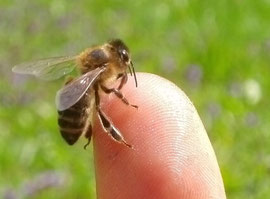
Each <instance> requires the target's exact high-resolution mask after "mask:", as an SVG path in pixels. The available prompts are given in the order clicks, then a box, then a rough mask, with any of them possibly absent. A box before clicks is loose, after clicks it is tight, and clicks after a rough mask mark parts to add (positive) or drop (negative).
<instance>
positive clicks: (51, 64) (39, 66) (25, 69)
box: [12, 56, 77, 80]
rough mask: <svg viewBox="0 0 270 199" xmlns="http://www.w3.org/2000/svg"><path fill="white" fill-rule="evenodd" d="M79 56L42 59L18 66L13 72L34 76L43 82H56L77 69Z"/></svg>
mask: <svg viewBox="0 0 270 199" xmlns="http://www.w3.org/2000/svg"><path fill="white" fill-rule="evenodd" d="M76 57H77V56H63V57H52V58H47V59H41V60H37V61H33V62H26V63H22V64H18V65H16V66H14V67H13V68H12V71H13V72H15V73H20V74H29V75H34V76H36V77H38V78H40V79H43V80H55V79H58V78H60V77H62V76H64V75H66V74H67V73H70V72H71V71H72V70H73V69H74V68H75V62H74V61H75V59H76Z"/></svg>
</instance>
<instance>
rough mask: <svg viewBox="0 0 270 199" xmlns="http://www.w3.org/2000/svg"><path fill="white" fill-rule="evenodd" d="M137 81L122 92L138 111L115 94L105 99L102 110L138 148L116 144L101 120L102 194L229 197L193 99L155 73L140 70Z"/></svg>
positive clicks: (97, 143)
mask: <svg viewBox="0 0 270 199" xmlns="http://www.w3.org/2000/svg"><path fill="white" fill-rule="evenodd" d="M137 79H138V83H139V86H138V88H136V87H135V85H134V82H133V80H132V79H131V78H130V79H129V81H128V82H127V85H125V87H124V88H123V93H124V95H125V96H126V98H127V99H128V100H129V101H130V103H132V104H136V105H138V107H139V108H138V109H135V108H133V107H129V106H126V105H125V104H123V103H122V102H121V100H119V99H118V98H116V97H115V96H114V95H112V94H111V95H109V96H103V97H102V98H103V99H102V109H103V110H104V112H105V113H106V114H107V115H108V116H109V117H110V118H111V121H112V122H113V124H114V125H115V126H116V127H117V128H118V129H119V130H120V132H121V133H122V134H123V136H124V138H125V141H126V143H127V144H128V145H131V146H132V147H133V149H131V148H129V147H126V146H125V145H124V144H119V143H117V142H114V141H113V140H112V139H111V138H110V136H108V135H107V134H106V133H105V132H104V131H103V129H102V128H101V126H100V124H99V122H98V121H96V125H95V127H94V132H95V133H94V153H95V166H96V180H97V193H98V197H99V198H179V197H181V198H207V196H209V195H211V196H217V197H216V198H225V194H224V188H223V183H222V179H221V176H220V171H219V168H218V165H217V162H216V158H215V154H214V151H213V149H212V147H211V144H210V142H209V140H208V137H207V134H206V132H205V130H204V127H203V125H202V123H201V121H200V118H199V116H198V114H197V112H196V109H195V108H194V107H193V105H192V103H191V102H190V100H189V99H188V98H187V96H186V95H185V94H184V93H183V92H182V91H181V90H180V89H179V88H178V87H176V86H175V85H174V84H172V83H171V82H169V81H167V80H165V79H163V78H160V77H158V76H156V75H152V74H145V73H138V74H137ZM108 187H109V189H108ZM214 198H215V197H214Z"/></svg>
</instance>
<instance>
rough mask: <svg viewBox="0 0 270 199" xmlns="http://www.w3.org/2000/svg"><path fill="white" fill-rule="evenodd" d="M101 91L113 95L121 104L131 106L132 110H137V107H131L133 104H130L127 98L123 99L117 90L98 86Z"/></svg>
mask: <svg viewBox="0 0 270 199" xmlns="http://www.w3.org/2000/svg"><path fill="white" fill-rule="evenodd" d="M100 87H101V89H102V90H103V91H104V92H105V93H107V94H109V93H114V94H115V95H116V96H117V97H118V98H119V99H121V100H122V102H124V103H125V104H126V105H129V106H132V107H134V108H138V106H137V105H133V104H130V103H129V102H128V100H127V98H125V96H124V95H123V93H122V92H121V91H120V90H119V89H118V88H107V87H105V86H103V85H100Z"/></svg>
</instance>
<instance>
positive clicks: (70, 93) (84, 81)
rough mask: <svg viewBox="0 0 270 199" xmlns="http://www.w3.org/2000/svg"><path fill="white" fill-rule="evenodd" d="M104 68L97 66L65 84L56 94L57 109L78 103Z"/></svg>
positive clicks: (61, 109) (63, 108)
mask: <svg viewBox="0 0 270 199" xmlns="http://www.w3.org/2000/svg"><path fill="white" fill-rule="evenodd" d="M104 70H105V67H101V68H96V69H94V70H92V71H90V72H88V73H85V74H84V75H82V76H80V77H79V78H77V79H75V80H74V81H72V82H71V83H69V84H67V85H65V86H64V87H63V88H62V89H61V90H59V91H58V92H57V94H56V107H57V109H58V110H59V111H63V110H66V109H68V108H70V107H71V106H73V105H74V104H76V102H78V101H79V100H80V99H81V98H82V96H83V95H84V94H85V92H86V91H87V90H88V89H89V88H90V86H92V85H93V83H94V82H95V80H96V79H97V78H98V77H99V75H100V74H101V73H102V72H103V71H104Z"/></svg>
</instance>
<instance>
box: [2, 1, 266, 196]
mask: <svg viewBox="0 0 270 199" xmlns="http://www.w3.org/2000/svg"><path fill="white" fill-rule="evenodd" d="M269 20H270V1H269V0H264V1H252V0H246V1H242V0H234V1H233V0H227V1H225V0H220V1H213V0H206V1H198V0H197V1H196V0H193V1H188V0H179V1H177V0H175V1H169V0H167V1H160V0H158V1H131V0H126V1H120V0H117V1H113V0H108V1H64V0H52V1H48V0H41V1H31V0H28V1H27V0H14V1H10V0H0V75H1V76H0V77H1V79H0V162H1V164H0V194H2V195H3V194H4V195H6V196H7V195H9V196H12V194H16V193H20V192H23V191H24V192H25V191H27V190H28V192H29V189H30V188H29V185H28V186H27V183H28V184H29V183H30V184H31V182H35V180H37V178H38V179H39V177H40V175H42V174H44V175H45V176H46V175H47V173H48V172H49V171H53V172H54V176H58V178H59V179H58V181H57V180H56V182H54V183H52V185H51V186H53V187H54V188H50V189H46V190H44V191H42V192H37V193H36V195H35V196H32V197H34V198H40V199H41V198H89V197H90V198H95V182H94V168H93V166H89V165H93V158H92V156H90V158H89V156H88V155H86V154H85V153H84V152H83V153H82V147H81V146H82V145H83V143H79V144H77V145H76V146H75V147H72V148H70V147H68V146H67V145H66V144H65V143H64V142H63V140H62V138H61V137H60V136H59V133H58V128H57V123H56V117H57V114H56V110H55V109H54V103H53V102H54V95H55V92H56V91H57V89H58V88H59V87H60V86H61V85H62V82H61V80H60V81H56V83H46V82H37V81H36V80H35V79H33V78H30V79H27V78H24V77H18V76H15V75H14V74H12V73H11V67H12V65H14V64H17V63H20V62H24V61H29V60H34V59H39V58H44V57H50V56H57V55H67V54H74V53H77V52H80V51H81V50H82V49H84V48H86V47H89V46H90V45H92V44H99V43H102V42H104V41H106V40H107V39H109V38H114V37H117V38H122V39H123V40H124V41H125V42H126V43H127V44H128V46H129V47H130V49H131V52H132V57H133V60H134V63H135V66H136V70H137V71H144V72H151V73H155V74H158V75H161V76H163V77H166V78H168V79H170V80H171V81H173V82H174V83H176V84H177V85H178V86H179V87H181V88H182V89H183V90H184V91H185V92H186V93H187V95H188V96H189V97H190V99H191V100H192V101H193V103H194V104H195V106H196V107H197V109H198V112H199V114H200V116H201V118H202V120H203V123H204V124H205V127H206V129H207V132H208V134H209V137H210V139H211V141H212V144H213V146H214V149H215V151H216V154H217V158H218V161H219V164H220V167H221V172H222V175H223V178H224V183H225V188H226V192H227V195H228V198H269V197H270V189H269V187H270V175H269V173H270V172H269V171H270V147H269V146H270V134H269V129H270V123H269V116H270V114H269V108H270V107H269V96H270V95H269V90H270V89H269V88H270V78H269V74H270V67H269V65H270V64H269V63H270V26H269ZM87 154H89V153H87ZM74 157H76V159H74ZM89 170H90V171H93V172H92V173H89ZM59 173H60V174H61V175H58V174H59ZM63 181H64V182H63ZM89 187H90V188H89Z"/></svg>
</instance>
